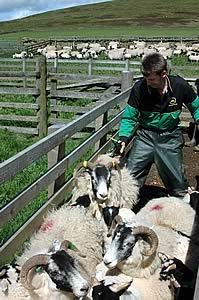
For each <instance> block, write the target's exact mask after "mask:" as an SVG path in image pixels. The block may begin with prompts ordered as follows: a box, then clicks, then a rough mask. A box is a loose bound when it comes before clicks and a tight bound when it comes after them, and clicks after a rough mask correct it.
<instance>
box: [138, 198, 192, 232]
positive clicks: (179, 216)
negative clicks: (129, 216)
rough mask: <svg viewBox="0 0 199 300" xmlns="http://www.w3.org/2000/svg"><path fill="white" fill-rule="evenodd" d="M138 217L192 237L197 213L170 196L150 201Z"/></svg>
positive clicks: (186, 204)
mask: <svg viewBox="0 0 199 300" xmlns="http://www.w3.org/2000/svg"><path fill="white" fill-rule="evenodd" d="M136 216H137V218H140V219H143V220H144V221H145V222H147V221H148V222H149V223H151V224H154V225H161V226H167V227H169V228H172V229H174V230H176V231H181V232H183V233H184V234H186V235H189V236H190V235H191V232H192V228H193V223H194V218H195V211H194V210H193V209H192V207H191V206H190V205H189V204H188V203H185V202H184V201H182V200H181V199H179V198H177V197H173V196H170V197H160V198H156V199H152V200H150V201H149V202H148V203H147V204H146V205H145V206H144V207H143V208H142V209H141V210H140V211H139V212H138V213H137V215H136Z"/></svg>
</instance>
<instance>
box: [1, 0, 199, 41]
mask: <svg viewBox="0 0 199 300" xmlns="http://www.w3.org/2000/svg"><path fill="white" fill-rule="evenodd" d="M198 12H199V1H198V0H167V1H162V0H139V1H138V0H113V1H111V2H103V3H97V4H90V5H83V6H78V7H72V8H66V9H60V10H55V11H51V12H46V13H42V14H37V15H34V16H31V17H26V18H22V19H19V20H13V21H7V22H0V39H4V38H6V39H9V38H10V39H17V38H21V37H24V36H26V37H41V38H44V37H67V36H88V37H92V36H104V37H105V36H113V35H114V36H121V35H125V36H130V35H134V36H136V35H137V36H138V35H142V36H147V35H150V36H156V35H157V36H161V35H163V36H172V35H173V36H174V35H178V36H190V35H191V36H198V28H199V17H198V14H199V13H198Z"/></svg>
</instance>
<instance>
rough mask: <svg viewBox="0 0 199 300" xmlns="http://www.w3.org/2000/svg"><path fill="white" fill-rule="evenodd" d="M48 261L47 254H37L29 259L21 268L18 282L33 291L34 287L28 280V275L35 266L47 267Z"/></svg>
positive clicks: (48, 256)
mask: <svg viewBox="0 0 199 300" xmlns="http://www.w3.org/2000/svg"><path fill="white" fill-rule="evenodd" d="M49 259H50V255H48V254H38V255H34V256H32V257H31V258H29V259H28V260H27V261H26V262H25V263H24V264H23V266H22V267H21V272H20V282H21V284H22V285H23V286H24V287H25V288H26V289H28V290H33V289H34V286H32V284H31V283H30V282H29V280H28V273H29V272H30V271H31V270H32V269H33V268H34V267H37V266H40V265H47V264H48V262H49Z"/></svg>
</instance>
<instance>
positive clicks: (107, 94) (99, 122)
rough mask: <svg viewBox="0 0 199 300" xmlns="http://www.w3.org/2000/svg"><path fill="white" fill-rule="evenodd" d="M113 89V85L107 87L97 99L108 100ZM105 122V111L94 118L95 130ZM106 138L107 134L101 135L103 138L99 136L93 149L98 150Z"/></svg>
mask: <svg viewBox="0 0 199 300" xmlns="http://www.w3.org/2000/svg"><path fill="white" fill-rule="evenodd" d="M114 91H115V87H113V86H111V87H109V88H108V89H107V90H106V91H105V92H104V93H103V95H102V96H101V97H100V99H99V101H104V102H105V101H106V100H109V99H110V98H111V97H112V96H113V92H114ZM107 122H108V112H105V113H104V114H103V115H101V116H100V117H98V118H97V119H96V120H95V131H97V130H98V129H100V128H101V127H102V126H104V125H105V124H106V123H107ZM106 140H107V135H105V136H103V138H101V139H100V141H99V142H97V143H96V144H95V150H96V151H97V150H99V149H100V148H101V147H102V146H103V145H104V144H105V143H106Z"/></svg>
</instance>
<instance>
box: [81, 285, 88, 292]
mask: <svg viewBox="0 0 199 300" xmlns="http://www.w3.org/2000/svg"><path fill="white" fill-rule="evenodd" d="M88 290H89V287H88V286H86V287H83V288H81V289H80V291H81V292H85V293H88Z"/></svg>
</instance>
